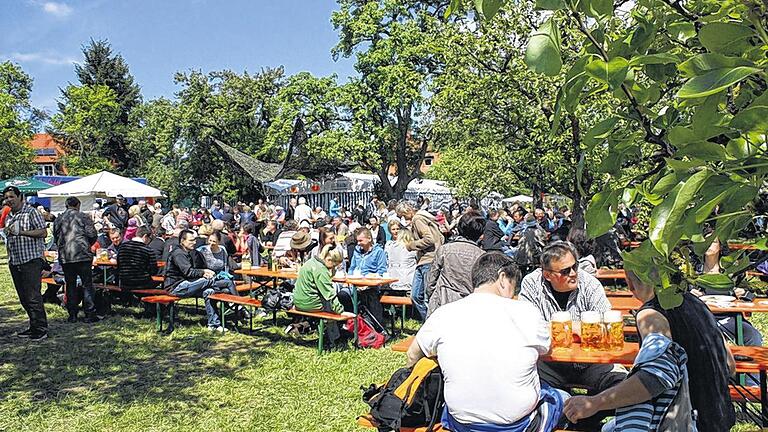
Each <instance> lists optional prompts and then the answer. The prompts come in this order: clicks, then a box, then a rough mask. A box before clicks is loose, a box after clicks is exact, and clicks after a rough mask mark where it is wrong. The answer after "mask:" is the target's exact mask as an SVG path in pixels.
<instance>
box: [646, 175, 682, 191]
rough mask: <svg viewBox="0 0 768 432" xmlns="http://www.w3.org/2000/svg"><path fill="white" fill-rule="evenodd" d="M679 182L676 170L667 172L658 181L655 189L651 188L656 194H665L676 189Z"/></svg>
mask: <svg viewBox="0 0 768 432" xmlns="http://www.w3.org/2000/svg"><path fill="white" fill-rule="evenodd" d="M677 183H678V180H677V174H675V173H674V172H673V173H670V174H667V175H665V176H664V177H662V178H660V179H659V181H658V182H656V184H655V185H654V186H653V189H651V193H652V194H655V195H665V194H666V193H667V192H669V191H671V190H672V189H674V188H675V186H677Z"/></svg>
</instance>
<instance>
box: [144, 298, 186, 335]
mask: <svg viewBox="0 0 768 432" xmlns="http://www.w3.org/2000/svg"><path fill="white" fill-rule="evenodd" d="M179 300H181V297H176V296H174V295H168V294H162V295H154V296H147V297H142V298H141V301H143V302H144V303H148V304H154V305H155V308H156V309H157V331H159V332H162V331H163V312H162V307H163V306H167V307H168V332H169V333H170V332H172V331H173V324H174V322H173V307H174V305H175V304H176V303H177V302H178V301H179Z"/></svg>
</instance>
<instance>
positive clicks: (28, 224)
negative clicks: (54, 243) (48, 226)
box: [5, 203, 45, 265]
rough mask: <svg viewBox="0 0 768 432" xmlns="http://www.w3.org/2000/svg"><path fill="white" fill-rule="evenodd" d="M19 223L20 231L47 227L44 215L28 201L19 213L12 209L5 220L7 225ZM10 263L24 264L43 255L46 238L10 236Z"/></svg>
mask: <svg viewBox="0 0 768 432" xmlns="http://www.w3.org/2000/svg"><path fill="white" fill-rule="evenodd" d="M15 224H18V227H19V232H21V231H32V230H39V229H45V220H43V215H41V214H40V212H39V211H37V209H35V208H34V207H32V206H30V205H29V204H27V203H24V204H22V206H21V210H19V211H18V213H14V212H13V211H11V212H10V213H9V214H8V218H7V219H6V220H5V226H6V227H10V226H12V225H15ZM7 242H8V263H9V264H12V265H19V264H24V263H27V262H30V261H32V260H33V259H38V258H42V257H43V251H44V250H45V238H35V237H27V236H22V235H12V236H8V240H7Z"/></svg>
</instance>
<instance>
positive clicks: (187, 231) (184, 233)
mask: <svg viewBox="0 0 768 432" xmlns="http://www.w3.org/2000/svg"><path fill="white" fill-rule="evenodd" d="M188 235H192V237H195V232H194V231H192V230H191V229H184V230H181V232H180V233H179V241H182V240H184V239H185V238H187V236H188Z"/></svg>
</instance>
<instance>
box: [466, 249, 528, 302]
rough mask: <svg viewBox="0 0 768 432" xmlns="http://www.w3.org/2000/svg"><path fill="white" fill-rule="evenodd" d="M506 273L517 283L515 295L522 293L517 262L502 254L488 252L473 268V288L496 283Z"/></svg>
mask: <svg viewBox="0 0 768 432" xmlns="http://www.w3.org/2000/svg"><path fill="white" fill-rule="evenodd" d="M502 273H504V274H505V275H506V276H507V277H508V278H510V279H512V281H514V283H515V292H514V295H517V294H519V293H520V269H519V268H518V267H517V264H515V261H514V260H513V259H512V258H510V257H508V256H506V255H504V254H503V253H501V252H486V253H484V254H482V255H480V257H479V258H477V261H475V264H474V265H473V266H472V286H473V287H475V288H477V287H479V286H481V285H485V284H487V283H491V282H495V281H496V280H497V279H499V276H500V275H501V274H502Z"/></svg>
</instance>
